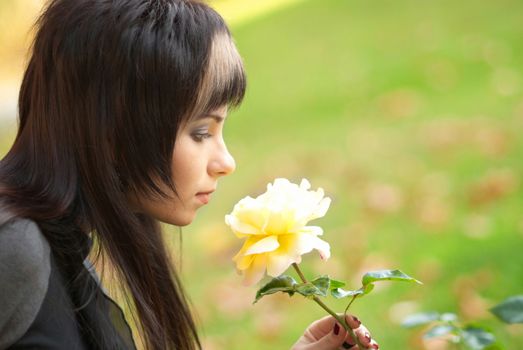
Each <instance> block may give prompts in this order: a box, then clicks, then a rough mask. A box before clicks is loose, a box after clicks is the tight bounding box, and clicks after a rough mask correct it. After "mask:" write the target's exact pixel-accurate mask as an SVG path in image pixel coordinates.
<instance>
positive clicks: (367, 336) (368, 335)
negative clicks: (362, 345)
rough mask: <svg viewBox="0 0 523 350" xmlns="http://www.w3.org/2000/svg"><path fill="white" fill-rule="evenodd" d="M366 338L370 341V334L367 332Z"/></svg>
mask: <svg viewBox="0 0 523 350" xmlns="http://www.w3.org/2000/svg"><path fill="white" fill-rule="evenodd" d="M365 340H367V342H369V343H370V334H369V333H367V332H365Z"/></svg>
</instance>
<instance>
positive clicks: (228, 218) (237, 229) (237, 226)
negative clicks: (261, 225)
mask: <svg viewBox="0 0 523 350" xmlns="http://www.w3.org/2000/svg"><path fill="white" fill-rule="evenodd" d="M225 223H226V224H227V225H229V226H230V227H231V229H232V230H233V231H234V233H236V234H240V235H253V234H259V233H260V230H259V229H257V228H256V227H254V226H252V225H250V224H247V223H245V222H242V221H240V220H239V219H238V218H237V217H236V216H233V215H225ZM242 237H244V236H242Z"/></svg>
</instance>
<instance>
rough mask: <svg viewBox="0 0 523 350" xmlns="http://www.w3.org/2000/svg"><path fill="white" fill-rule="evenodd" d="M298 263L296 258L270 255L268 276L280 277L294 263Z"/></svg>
mask: <svg viewBox="0 0 523 350" xmlns="http://www.w3.org/2000/svg"><path fill="white" fill-rule="evenodd" d="M294 262H297V259H296V258H293V257H291V256H290V255H288V254H278V253H272V254H269V255H268V262H267V274H268V275H269V276H272V277H278V276H279V275H281V274H282V273H284V272H285V270H287V269H288V268H289V266H291V264H292V263H294Z"/></svg>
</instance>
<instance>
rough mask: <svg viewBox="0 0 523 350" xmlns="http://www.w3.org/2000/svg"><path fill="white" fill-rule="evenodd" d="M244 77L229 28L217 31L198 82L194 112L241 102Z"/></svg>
mask: <svg viewBox="0 0 523 350" xmlns="http://www.w3.org/2000/svg"><path fill="white" fill-rule="evenodd" d="M246 87H247V78H246V75H245V70H244V67H243V61H242V58H241V56H240V54H239V53H238V50H237V49H236V46H235V45H234V42H233V39H232V38H231V36H230V34H229V33H228V31H225V32H217V33H216V34H215V35H214V37H213V39H212V43H211V50H210V53H209V56H208V59H207V64H206V69H205V72H204V74H203V77H202V80H201V82H200V89H199V91H198V96H197V106H196V115H198V114H202V113H205V112H208V111H211V110H213V109H216V108H220V107H222V106H224V105H227V106H229V107H237V106H239V105H240V104H241V102H242V101H243V98H244V96H245V89H246Z"/></svg>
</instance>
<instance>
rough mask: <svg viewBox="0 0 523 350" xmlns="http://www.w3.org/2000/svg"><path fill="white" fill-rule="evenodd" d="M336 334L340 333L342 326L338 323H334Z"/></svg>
mask: <svg viewBox="0 0 523 350" xmlns="http://www.w3.org/2000/svg"><path fill="white" fill-rule="evenodd" d="M334 334H335V335H338V334H340V326H339V325H338V324H337V323H336V324H335V325H334Z"/></svg>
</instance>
